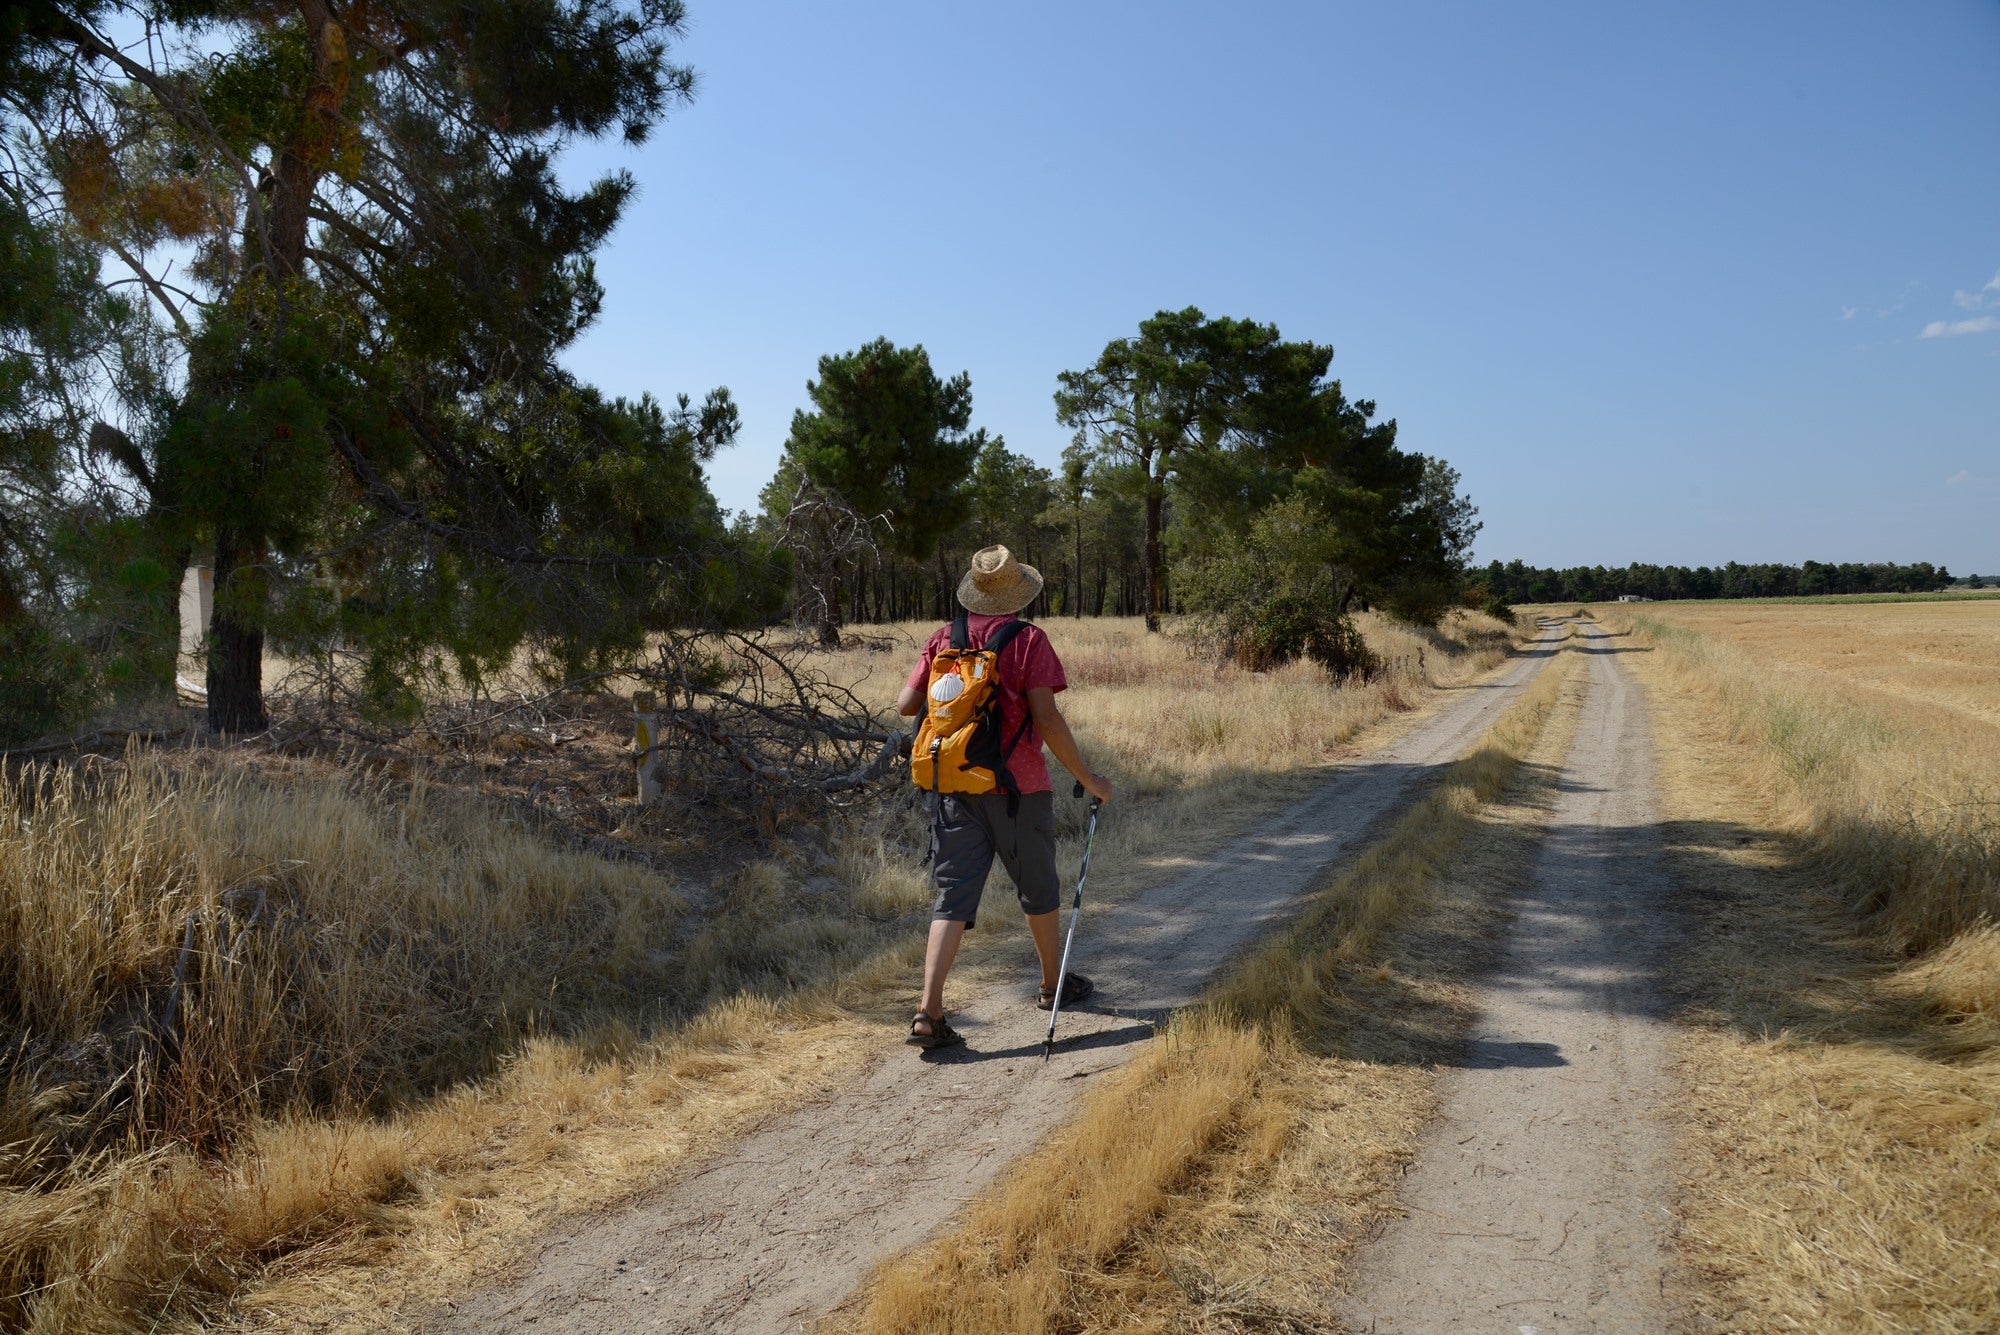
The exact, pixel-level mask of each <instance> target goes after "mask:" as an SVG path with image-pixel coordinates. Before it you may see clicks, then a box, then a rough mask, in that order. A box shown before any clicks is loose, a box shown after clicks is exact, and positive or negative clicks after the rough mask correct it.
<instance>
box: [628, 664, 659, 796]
mask: <svg viewBox="0 0 2000 1335" xmlns="http://www.w3.org/2000/svg"><path fill="white" fill-rule="evenodd" d="M657 707H658V697H657V696H655V695H654V694H653V692H651V691H634V692H632V749H633V750H635V751H637V752H638V753H639V759H638V761H637V762H636V763H637V765H638V779H639V801H640V803H641V804H642V805H650V804H652V803H654V802H657V801H659V800H660V777H659V775H658V773H657V772H656V771H655V769H654V765H653V762H654V760H655V759H656V757H655V756H654V754H653V753H654V752H655V751H657V750H658V749H659V745H660V716H659V714H658V713H657V712H656V710H657Z"/></svg>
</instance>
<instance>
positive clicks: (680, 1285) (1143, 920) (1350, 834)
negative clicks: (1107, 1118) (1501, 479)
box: [419, 634, 1556, 1335]
mask: <svg viewBox="0 0 2000 1335" xmlns="http://www.w3.org/2000/svg"><path fill="white" fill-rule="evenodd" d="M1555 638H1556V637H1555V636H1554V635H1552V634H1545V636H1544V639H1543V640H1542V641H1541V642H1540V643H1539V644H1538V645H1537V646H1536V647H1535V648H1534V649H1533V650H1531V651H1530V652H1529V653H1528V654H1526V655H1524V656H1523V658H1522V661H1520V662H1518V663H1516V664H1515V665H1514V666H1513V667H1511V668H1510V669H1508V670H1506V671H1505V672H1503V673H1502V674H1500V675H1499V676H1498V677H1497V678H1495V679H1493V680H1490V681H1485V682H1479V683H1475V684H1473V685H1471V686H1466V687H1461V688H1457V690H1456V691H1455V692H1454V694H1457V695H1458V696H1459V697H1460V698H1458V699H1456V700H1453V701H1451V702H1450V703H1448V704H1447V705H1445V707H1444V708H1443V709H1442V710H1441V711H1440V712H1439V713H1438V714H1437V715H1436V716H1434V717H1432V718H1431V719H1428V720H1426V721H1425V722H1423V723H1421V724H1419V725H1417V726H1416V727H1414V728H1412V729H1411V730H1410V731H1409V732H1408V733H1407V734H1406V735H1404V736H1403V737H1401V738H1399V739H1398V740H1396V741H1395V742H1393V743H1391V744H1390V745H1388V746H1387V747H1385V748H1383V749H1382V750H1380V751H1377V752H1374V753H1372V754H1370V755H1367V756H1364V757H1361V758H1358V759H1356V760H1354V761H1351V762H1349V763H1347V764H1346V765H1344V766H1342V767H1341V768H1340V769H1339V770H1338V771H1337V772H1336V773H1335V774H1334V776H1333V777H1332V778H1331V779H1329V780H1328V782H1327V783H1326V784H1325V786H1323V787H1322V788H1321V789H1320V790H1319V791H1318V792H1317V793H1315V794H1314V795H1313V796H1311V797H1309V798H1307V799H1306V800H1304V801H1302V802H1300V803H1298V804H1296V805H1294V806H1293V807H1291V808H1289V809H1288V810H1286V811H1285V812H1283V813H1281V814H1280V815H1278V816H1276V817H1274V818H1273V819H1271V820H1270V821H1268V822H1266V823H1264V824H1263V825H1261V826H1259V827H1257V828H1256V829H1253V830H1252V831H1250V832H1248V833H1246V834H1245V835H1243V836H1241V837H1239V838H1238V839H1237V840H1235V841H1234V842H1233V843H1231V844H1230V845H1228V846H1227V847H1225V848H1224V849H1222V850H1221V851H1220V852H1219V853H1217V854H1215V855H1214V856H1212V857H1209V858H1206V859H1203V860H1202V861H1201V862H1199V863H1196V864H1194V865H1193V866H1192V867H1190V868H1189V869H1187V870H1185V871H1182V872H1180V873H1178V874H1176V875H1174V876H1173V879H1172V880H1170V881H1167V882H1165V883H1163V884H1161V885H1159V886H1157V887H1155V888H1154V889H1151V890H1148V891H1146V892H1144V893H1142V894H1140V895H1138V896H1136V897H1135V898H1133V899H1131V900H1129V901H1127V902H1125V903H1123V904H1118V905H1113V906H1111V907H1109V908H1103V907H1099V908H1096V909H1095V910H1093V911H1091V912H1089V913H1088V914H1087V916H1088V917H1089V919H1090V920H1089V921H1087V922H1086V923H1085V924H1084V931H1083V932H1082V933H1080V934H1079V937H1078V943H1077V948H1078V963H1079V965H1080V966H1081V967H1082V969H1083V970H1085V971H1086V972H1088V973H1090V974H1091V975H1092V977H1094V978H1095V979H1096V980H1097V983H1098V989H1099V991H1098V996H1097V998H1095V999H1094V1004H1087V1005H1086V1006H1085V1007H1084V1008H1082V1009H1081V1010H1079V1011H1075V1012H1069V1011H1066V1012H1064V1033H1065V1035H1066V1036H1067V1037H1066V1038H1065V1040H1064V1041H1063V1042H1061V1043H1060V1044H1059V1045H1058V1046H1057V1049H1056V1052H1055V1056H1054V1059H1053V1060H1052V1061H1050V1062H1049V1063H1048V1064H1047V1065H1046V1066H1044V1065H1043V1063H1042V1060H1041V1038H1042V1034H1043V1031H1044V1029H1045V1028H1046V1024H1047V1019H1046V1016H1045V1014H1044V1013H1043V1012H1041V1011H1038V1010H1036V1009H1035V1007H1034V1005H1033V999H1032V989H1031V988H1027V987H1020V988H1005V989H999V990H996V991H993V992H989V993H987V994H985V995H983V996H980V997H978V998H977V999H975V1000H974V1001H972V1002H971V1003H970V1004H969V1005H967V1006H965V1007H964V1008H963V1009H962V1010H959V1011H957V1012H955V1013H954V1014H953V1017H952V1020H953V1024H954V1025H955V1026H956V1027H957V1028H958V1029H959V1030H960V1031H961V1032H963V1033H964V1034H965V1036H966V1040H967V1042H966V1046H965V1047H963V1048H959V1049H956V1050H953V1051H950V1052H947V1053H944V1054H939V1056H938V1057H936V1058H935V1059H928V1058H927V1059H923V1060H920V1059H919V1058H918V1057H917V1056H916V1054H915V1053H914V1051H913V1050H912V1049H909V1048H905V1047H902V1046H900V1045H895V1046H891V1044H892V1043H894V1040H893V1038H892V1037H891V1036H890V1035H887V1034H885V1035H884V1047H885V1053H884V1056H883V1059H882V1060H881V1061H880V1062H879V1063H877V1064H876V1065H875V1066H874V1067H873V1068H872V1069H871V1070H870V1071H869V1072H868V1073H867V1074H866V1075H865V1076H864V1077H863V1078H862V1079H861V1080H860V1081H859V1083H858V1084H856V1085H854V1086H851V1087H849V1088H847V1089H844V1090H842V1091H841V1092H839V1093H838V1094H836V1095H834V1096H832V1097H830V1098H826V1099H822V1100H818V1101H815V1102H812V1103H809V1104H806V1105H805V1106H803V1107H800V1108H798V1109H796V1110H794V1111H792V1112H790V1113H788V1114H785V1115H783V1116H780V1117H778V1118H777V1119H775V1120H773V1121H771V1122H769V1123H767V1124H766V1125H765V1126H764V1127H762V1128H761V1129H760V1130H758V1131H757V1132H755V1133H753V1134H751V1135H749V1136H747V1137H746V1138H744V1139H743V1140H742V1141H740V1142H738V1143H737V1144H736V1145H735V1146H733V1147H732V1148H731V1149H729V1150H727V1151H725V1152H724V1153H722V1154H721V1155H719V1156H717V1157H715V1158H714V1159H712V1160H710V1161H708V1162H706V1163H704V1164H701V1165H698V1166H696V1167H695V1168H694V1169H692V1170H691V1171H689V1172H687V1173H685V1174H683V1175H681V1176H679V1177H678V1178H676V1179H675V1180H673V1181H671V1182H669V1183H666V1184H663V1185H662V1186H661V1187H659V1188H657V1189H655V1190H654V1191H653V1192H652V1193H651V1194H649V1195H648V1196H646V1197H643V1198H641V1199H640V1200H639V1201H637V1202H636V1203H634V1204H632V1205H630V1206H628V1207H626V1208H624V1209H622V1210H619V1211H616V1212H607V1213H602V1214H597V1215H592V1216H586V1217H583V1218H580V1219H576V1220H569V1221H564V1222H562V1223H560V1224H558V1225H557V1226H556V1227H554V1228H552V1229H551V1230H550V1231H548V1232H547V1233H545V1234H543V1235H542V1236H541V1237H540V1238H539V1239H537V1240H536V1242H535V1243H534V1244H532V1245H531V1250H532V1253H533V1254H532V1255H531V1256H530V1258H529V1259H528V1261H527V1263H526V1265H525V1268H524V1269H523V1270H522V1271H521V1272H520V1273H518V1274H517V1275H515V1276H514V1277H513V1278H511V1279H509V1280H506V1281H505V1282H502V1283H499V1284H497V1285H495V1286H493V1287H490V1288H486V1289H483V1290H481V1291H478V1292H475V1293H473V1294H470V1295H467V1296H466V1297H465V1298H463V1299H461V1300H460V1301H458V1302H456V1303H454V1304H452V1306H451V1308H450V1310H448V1311H445V1312H440V1313H434V1314H432V1315H431V1316H430V1317H429V1318H428V1319H426V1320H425V1321H423V1322H422V1323H420V1325H419V1329H421V1330H423V1331H426V1332H432V1333H433V1335H445V1333H446V1332H473V1331H478V1332H489V1331H534V1332H537V1335H541V1333H543V1332H564V1333H567V1332H585V1331H590V1332H601V1331H620V1332H623V1331H657V1332H683V1331H684V1332H695V1331H700V1332H709V1331H716V1332H731V1331H743V1332H749V1331H756V1332H767V1331H787V1330H797V1329H800V1328H802V1327H804V1326H806V1325H808V1324H809V1323H810V1322H812V1321H813V1320H815V1319H816V1318H817V1317H819V1316H820V1315H822V1314H824V1313H825V1312H827V1311H829V1310H831V1309H832V1308H833V1307H834V1306H835V1305H836V1304H837V1303H839V1302H840V1301H841V1300H842V1299H843V1298H844V1297H846V1296H847V1294H849V1293H850V1292H851V1291H852V1290H853V1289H854V1288H855V1286H857V1285H858V1284H859V1283H860V1282H861V1281H862V1280H863V1279H864V1278H865V1277H866V1276H867V1274H868V1272H869V1270H870V1269H871V1268H872V1267H873V1266H874V1265H875V1264H877V1263H878V1262H880V1261H881V1260H883V1259H884V1258H886V1257H888V1256H890V1255H893V1254H894V1253H895V1252H897V1251H899V1250H902V1249H904V1248H907V1247H910V1246H913V1245H915V1244H916V1243H919V1242H921V1241H923V1240H924V1239H925V1238H927V1237H928V1236H930V1235H931V1234H932V1233H934V1232H935V1231H936V1230H937V1229H938V1228H939V1227H940V1226H941V1225H943V1224H944V1223H945V1222H946V1221H947V1220H949V1219H950V1218H951V1216H952V1215H953V1214H955V1213H956V1212H957V1211H958V1210H959V1208H960V1207H961V1206H962V1205H963V1203H964V1202H965V1201H966V1199H967V1198H969V1197H970V1196H972V1195H973V1194H974V1193H976V1192H977V1191H978V1190H979V1189H980V1188H981V1187H983V1186H984V1185H986V1184H987V1183H988V1182H989V1181H991V1180H992V1179H993V1177H994V1176H995V1175H996V1174H997V1173H998V1172H999V1171H1000V1170H1001V1169H1002V1168H1003V1167H1004V1166H1005V1165H1007V1164H1008V1163H1009V1162H1011V1161H1012V1160H1014V1159H1015V1158H1017V1157H1019V1156H1020V1155H1022V1154H1024V1153H1026V1152H1027V1151H1028V1150H1030V1149H1032V1148H1033V1147H1034V1145H1035V1144H1036V1143H1037V1142H1038V1141H1039V1140H1040V1138H1041V1136H1042V1134H1043V1133H1044V1132H1045V1131H1046V1130H1048V1129H1049V1128H1050V1127H1051V1126H1053V1125H1055V1124H1056V1123H1057V1122H1059V1121H1060V1120H1061V1119H1062V1118H1063V1117H1064V1116H1065V1115H1067V1114H1068V1112H1069V1111H1070V1108H1071V1106H1072V1105H1073V1104H1074V1102H1075V1100H1076V1098H1077V1096H1078V1095H1079V1094H1080V1093H1081V1091H1082V1090H1083V1088H1084V1086H1085V1085H1086V1083H1087V1082H1088V1081H1089V1079H1090V1078H1091V1077H1093V1076H1096V1075H1098V1074H1101V1073H1102V1072H1104V1071H1107V1070H1110V1069H1112V1068H1113V1067H1116V1066H1117V1065H1119V1064H1120V1063H1122V1062H1123V1061H1124V1060H1125V1059H1126V1058H1127V1057H1129V1056H1130V1055H1131V1054H1132V1053H1133V1051H1134V1050H1135V1049H1134V1047H1133V1046H1132V1045H1133V1044H1135V1043H1136V1042H1139V1041H1141V1040H1144V1039H1146V1038H1148V1037H1150V1036H1151V1034H1152V1026H1153V1024H1154V1023H1156V1022H1157V1021H1158V1020H1159V1019H1161V1018H1163V1017H1164V1016H1165V1015H1166V1013H1167V1012H1169V1011H1170V1010H1172V1009H1173V1008H1174V1007H1176V1006H1181V1005H1185V1004H1186V1003H1188V1002H1189V1001H1191V1000H1193V999H1194V996H1195V994H1196V993H1197V992H1198V991H1199V989H1200V988H1201V986H1202V985H1203V984H1204V983H1205V982H1207V981H1208V979H1209V978H1210V977H1211V976H1212V975H1213V973H1214V972H1215V970H1216V969H1217V968H1218V967H1220V966H1221V965H1222V964H1223V963H1224V962H1225V961H1226V960H1227V959H1228V958H1229V957H1230V956H1231V955H1233V954H1234V953H1235V952H1236V951H1237V950H1238V949H1240V948H1241V947H1242V946H1244V945H1245V944H1247V943H1248V942H1249V941H1251V940H1253V939H1255V938H1256V937H1257V936H1259V935H1261V934H1262V933H1263V932H1265V931H1267V930H1268V929H1270V928H1271V927H1272V926H1274V925H1275V924H1276V923H1277V922H1278V921H1279V920H1280V919H1281V918H1282V917H1283V916H1284V915H1285V914H1286V913H1287V912H1288V911H1289V909H1290V908H1291V906H1292V904H1293V903H1294V902H1295V901H1296V900H1297V898H1298V897H1299V896H1300V895H1302V894H1303V893H1305V892H1306V891H1307V890H1308V889H1310V888H1311V887H1312V886H1313V885H1314V884H1316V883H1318V881H1319V878H1320V877H1321V876H1322V875H1323V874H1324V873H1325V872H1326V870H1327V869H1328V868H1329V867H1330V866H1331V865H1333V864H1334V863H1336V862H1338V861H1340V860H1341V859H1342V858H1343V857H1344V856H1345V855H1347V854H1348V853H1349V852H1350V851H1358V849H1359V847H1360V846H1361V845H1362V844H1363V843H1364V842H1365V841H1366V837H1367V836H1368V834H1369V833H1370V831H1371V830H1372V829H1373V828H1374V827H1375V826H1376V825H1377V824H1378V823H1379V822H1381V821H1382V820H1384V819H1386V818H1388V817H1391V816H1393V815H1395V814H1396V813H1397V812H1398V811H1399V810H1400V809H1401V808H1402V807H1403V806H1405V805H1406V804H1407V803H1408V802H1409V801H1410V800H1411V799H1412V797H1413V796H1414V794H1415V792H1416V791H1417V790H1418V789H1419V788H1420V787H1421V786H1422V785H1423V783H1424V782H1425V781H1426V780H1427V779H1429V778H1431V777H1434V776H1435V775H1436V774H1437V773H1439V772H1440V771H1441V770H1442V769H1443V768H1444V767H1445V766H1446V765H1448V764H1449V763H1450V762H1451V761H1453V760H1454V759H1456V758H1457V757H1458V756H1459V755H1460V754H1461V753H1463V752H1464V751H1465V750H1466V749H1467V748H1468V747H1469V746H1470V745H1471V744H1472V743H1473V742H1475V741H1476V740H1477V739H1478V737H1479V736H1480V735H1481V733H1482V732H1484V730H1485V729H1486V727H1487V726H1488V725H1489V724H1491V723H1492V721H1493V720H1494V719H1495V718H1497V717H1498V716H1499V714H1500V712H1501V711H1502V710H1504V709H1505V708H1506V706H1507V705H1508V704H1510V703H1511V702H1512V701H1513V699H1514V697H1515V696H1516V695H1518V694H1519V693H1520V691H1521V690H1522V689H1523V688H1524V687H1525V686H1526V685H1527V684H1528V682H1529V681H1530V680H1532V679H1533V677H1534V675H1535V674H1536V673H1537V672H1538V671H1540V670H1541V669H1542V668H1543V667H1544V666H1545V665H1546V663H1547V661H1548V659H1549V658H1550V657H1551V656H1552V655H1553V653H1554V652H1555V648H1554V643H1555ZM1124 815H1125V811H1124V810H1121V808H1119V807H1118V806H1117V805H1115V804H1114V805H1113V806H1112V807H1110V808H1109V809H1108V810H1107V812H1106V819H1108V820H1117V819H1120V818H1121V817H1122V816H1124ZM1066 874H1073V869H1066ZM1002 897H1003V899H1004V894H1003V896H1002ZM911 982H912V987H913V988H914V986H915V979H914V978H912V980H911Z"/></svg>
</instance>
